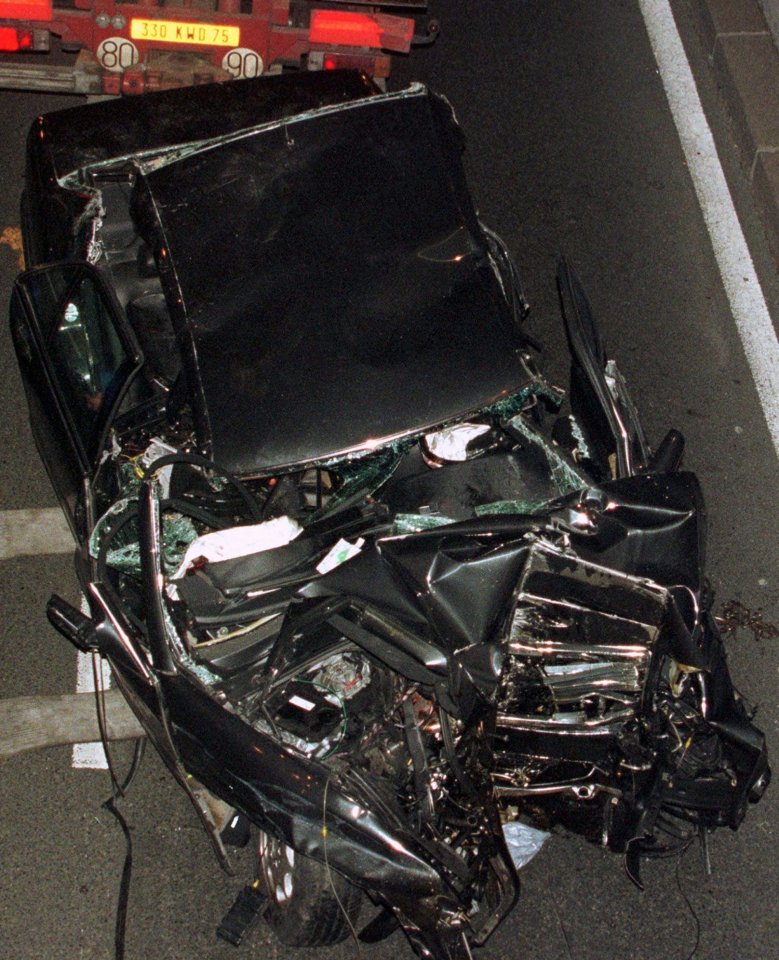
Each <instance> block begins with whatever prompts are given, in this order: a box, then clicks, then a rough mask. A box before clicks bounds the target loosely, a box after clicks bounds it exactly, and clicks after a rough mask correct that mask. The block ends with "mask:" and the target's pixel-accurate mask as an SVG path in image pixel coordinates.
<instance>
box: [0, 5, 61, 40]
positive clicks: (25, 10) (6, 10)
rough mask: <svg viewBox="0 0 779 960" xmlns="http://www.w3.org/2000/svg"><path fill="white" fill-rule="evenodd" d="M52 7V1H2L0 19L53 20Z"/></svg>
mask: <svg viewBox="0 0 779 960" xmlns="http://www.w3.org/2000/svg"><path fill="white" fill-rule="evenodd" d="M51 6H52V0H0V17H2V18H3V19H4V20H51ZM3 29H4V30H5V29H8V28H6V27H3ZM1 49H5V47H3V48H1Z"/></svg>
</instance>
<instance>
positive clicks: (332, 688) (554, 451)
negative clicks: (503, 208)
mask: <svg viewBox="0 0 779 960" xmlns="http://www.w3.org/2000/svg"><path fill="white" fill-rule="evenodd" d="M280 82H283V83H288V81H280ZM320 83H321V84H323V85H324V84H330V85H331V87H332V85H333V84H335V87H334V88H333V89H336V88H338V89H339V90H341V91H343V90H345V89H346V88H347V87H349V83H347V82H346V81H339V80H338V79H337V78H336V79H335V80H333V79H322V80H312V79H307V80H306V81H305V84H307V85H308V86H310V87H312V89H313V87H314V86H315V85H316V84H320ZM350 83H351V87H350V88H349V89H352V93H353V94H354V95H353V96H352V97H351V99H350V98H349V97H347V96H346V95H345V94H343V96H341V94H338V95H336V93H333V95H332V97H331V100H330V102H327V103H325V104H324V105H320V106H319V107H313V108H311V109H301V110H299V111H298V113H297V114H291V115H285V114H284V111H283V110H279V111H277V113H278V115H274V116H273V117H271V118H270V119H268V118H267V117H266V119H265V120H264V121H263V122H262V123H259V124H257V125H254V126H250V125H248V126H243V127H241V126H239V128H238V129H235V130H232V131H227V132H225V131H222V132H218V131H217V133H214V130H215V129H216V126H218V123H217V122H216V121H215V120H214V118H213V117H211V118H210V119H209V116H206V117H204V118H203V119H202V120H201V123H200V129H201V131H202V130H204V129H207V130H209V131H211V133H212V134H213V135H211V136H207V137H200V138H196V139H189V140H187V141H186V142H184V143H178V144H168V145H167V146H166V145H161V144H160V143H156V144H154V145H153V146H149V145H148V144H146V147H145V148H144V149H142V150H138V151H136V152H135V153H133V152H132V151H129V149H128V146H129V145H128V144H127V143H125V142H123V143H122V144H121V149H119V148H117V152H116V155H114V156H106V155H105V154H103V155H101V156H100V157H98V158H96V159H95V160H94V162H93V163H92V164H91V165H87V166H84V167H79V168H78V169H77V170H75V171H71V172H70V173H68V174H67V175H65V176H63V177H62V178H61V183H59V184H58V186H57V189H58V190H62V191H67V190H74V189H76V188H77V187H78V189H80V190H81V191H82V194H83V197H87V198H91V202H93V207H92V208H91V209H93V218H92V228H93V229H92V233H91V234H90V243H91V244H92V246H90V247H89V249H90V250H91V251H93V252H94V254H95V258H96V260H97V263H98V267H99V268H100V269H102V270H103V272H104V275H105V276H107V277H108V278H109V279H110V280H111V282H112V283H113V286H114V291H115V294H116V297H117V299H118V301H119V304H120V306H121V307H123V310H124V314H126V317H127V321H128V322H129V325H130V326H131V327H132V329H133V331H134V334H135V336H136V337H137V340H138V341H139V342H140V344H141V347H142V348H143V352H144V364H143V366H142V367H141V373H140V374H138V375H137V377H136V381H137V382H136V383H135V386H132V385H131V386H129V387H125V389H124V393H123V394H122V399H121V400H118V401H116V403H117V407H116V410H115V413H114V415H113V416H112V418H111V420H110V422H108V423H107V424H106V429H105V432H104V443H103V445H102V448H101V449H100V450H99V451H98V453H97V455H96V456H95V459H94V470H93V473H92V475H91V477H90V478H89V484H88V491H87V498H88V500H89V509H87V510H85V511H84V513H85V515H86V516H87V517H91V518H92V519H91V522H89V523H87V524H85V529H84V537H83V549H82V552H81V562H80V565H79V571H80V575H81V577H82V580H83V581H84V586H85V588H86V589H87V591H88V593H89V596H90V598H91V603H92V614H93V618H94V619H93V622H92V624H91V626H90V623H89V622H88V621H87V622H85V621H84V620H83V618H82V619H80V620H79V619H78V617H77V616H75V615H74V614H73V613H72V612H69V611H68V609H67V606H66V605H64V604H63V603H62V602H61V601H58V600H55V601H54V602H53V604H52V607H51V615H52V619H53V620H54V621H55V622H56V624H57V626H58V627H59V628H60V629H61V630H62V631H63V632H64V633H66V635H68V636H70V638H71V639H73V640H74V641H75V642H77V645H79V646H81V647H82V648H88V649H95V650H97V651H98V652H99V653H100V654H102V655H103V656H106V657H107V658H108V659H109V660H110V661H111V663H112V666H113V667H114V672H115V675H116V677H117V681H118V683H119V685H120V687H121V688H122V690H123V692H124V693H125V694H126V696H127V698H128V700H129V702H130V703H131V705H132V706H133V707H134V709H135V710H136V712H137V713H138V715H139V717H140V718H141V719H142V721H143V722H144V725H145V726H146V728H147V730H148V732H149V735H150V737H151V738H152V740H153V741H154V743H155V744H156V745H157V747H158V748H159V749H160V752H161V753H162V755H163V757H164V758H165V760H166V761H167V763H168V765H169V766H170V768H171V769H172V771H173V772H174V775H176V776H177V777H178V779H179V780H180V782H181V783H182V786H184V787H185V789H187V790H189V791H190V793H191V795H193V798H194V799H196V800H197V791H199V790H201V789H203V790H206V791H208V792H209V793H210V794H211V795H213V796H216V797H218V798H220V799H221V801H222V802H223V803H226V804H228V805H229V807H230V809H234V810H237V811H239V812H240V813H242V814H243V815H244V816H245V817H246V818H247V819H248V820H250V821H251V822H252V823H253V824H254V826H255V827H256V828H257V830H258V831H260V838H261V839H260V842H259V849H260V853H261V856H260V871H259V880H258V883H259V882H260V881H263V882H264V889H265V892H266V894H267V895H268V897H269V898H270V900H271V908H269V909H270V914H269V915H270V916H275V917H276V918H277V921H278V924H277V926H278V929H279V930H280V931H281V932H282V933H281V935H282V937H283V939H285V940H286V942H289V943H297V944H301V943H307V944H310V943H312V942H315V941H316V938H315V937H314V933H313V932H312V931H307V932H306V936H307V937H309V939H304V938H303V937H302V934H301V932H300V930H299V929H298V930H294V929H290V927H289V925H287V926H285V924H284V917H285V914H286V915H287V916H288V915H290V914H289V912H290V911H291V910H293V909H294V906H293V905H294V902H295V897H294V896H293V893H295V892H296V891H297V895H298V898H299V897H300V896H303V894H301V893H300V892H299V890H298V887H299V885H300V883H301V880H300V877H301V876H302V874H299V873H295V872H294V870H293V869H292V867H293V865H294V863H295V862H296V861H295V857H296V856H301V857H303V858H310V859H311V860H312V861H315V862H317V863H319V864H321V865H322V867H323V869H324V871H325V873H326V875H327V876H328V877H329V878H330V882H331V883H335V880H333V878H340V880H338V882H339V883H344V882H345V883H347V885H348V888H349V889H354V888H357V889H360V890H362V891H364V892H365V893H366V894H367V895H368V897H369V898H370V899H371V900H372V901H373V902H374V903H375V904H376V905H378V906H379V907H381V908H382V912H381V913H380V914H379V916H378V918H376V919H375V920H374V921H373V922H372V923H371V924H370V925H369V927H368V928H367V930H365V931H364V935H365V937H366V939H377V938H379V937H380V936H382V935H385V934H386V933H387V932H389V930H390V929H391V928H392V925H393V924H398V923H399V924H400V925H401V926H402V927H403V929H404V930H405V932H406V934H407V935H408V937H409V939H410V941H411V942H412V944H413V945H414V947H415V948H416V949H417V951H418V952H419V953H420V955H422V956H430V957H434V958H436V960H444V958H448V957H465V956H467V955H468V954H469V952H470V948H471V946H472V945H477V944H480V943H483V942H484V941H485V940H486V938H487V937H488V936H489V934H490V933H491V932H492V930H494V928H495V927H496V925H497V924H498V923H499V922H500V921H501V920H502V919H503V918H504V917H505V916H506V915H507V913H508V912H509V911H510V910H511V908H512V906H513V905H514V902H515V900H516V896H517V894H518V889H519V881H518V876H517V870H516V866H515V863H514V861H513V860H512V858H511V855H510V853H509V848H508V846H507V844H506V838H505V828H507V826H508V825H511V824H521V823H527V824H531V823H532V824H535V825H536V826H540V827H543V828H551V827H552V826H554V825H555V824H564V825H566V826H568V827H572V828H574V829H576V830H578V831H579V832H581V833H583V834H584V835H586V836H587V837H589V838H590V839H594V840H596V841H597V842H599V843H603V844H604V845H606V846H608V847H610V848H612V849H613V850H615V851H619V852H621V853H623V854H624V856H625V861H626V865H627V868H628V872H629V874H630V875H631V876H632V877H633V879H634V880H635V881H636V882H640V878H639V863H640V860H641V858H642V857H643V856H652V855H656V854H663V853H667V852H670V851H673V850H677V849H682V848H683V847H684V846H685V845H687V844H689V843H690V842H691V841H692V840H693V839H694V838H695V837H696V836H698V835H704V834H705V833H706V831H709V830H711V829H713V828H714V827H717V826H730V827H732V828H735V827H737V826H738V824H739V823H740V821H741V819H742V818H743V816H744V812H745V810H746V807H747V804H748V803H749V801H750V800H752V801H754V800H757V799H759V796H760V794H761V793H762V791H763V789H764V788H765V786H766V784H767V781H768V777H769V770H768V765H767V761H766V755H765V746H764V741H763V737H762V734H761V733H760V732H759V731H758V730H757V729H756V728H755V727H754V726H753V725H752V723H751V717H750V713H749V710H748V707H747V706H746V704H745V703H744V701H743V700H742V699H741V698H740V696H739V695H738V694H737V693H736V692H735V691H734V689H733V686H732V683H731V681H730V678H729V675H728V670H727V665H726V661H725V655H724V651H723V647H722V643H721V640H720V638H719V636H718V634H717V630H716V626H715V624H714V621H713V618H712V615H711V603H712V597H711V594H710V591H709V588H708V585H707V582H706V578H705V573H704V541H705V514H704V508H703V501H702V497H701V493H700V490H699V487H698V484H697V481H696V480H695V478H694V476H693V475H692V474H689V473H685V472H680V471H679V461H680V457H681V448H682V441H681V437H680V436H679V435H678V434H677V433H675V432H674V431H671V432H670V433H669V434H668V436H667V437H666V438H665V439H664V440H663V441H662V442H661V443H660V444H659V445H658V447H657V449H656V450H655V452H654V453H652V452H651V451H650V449H649V446H648V444H647V442H646V440H645V438H644V436H643V432H642V431H641V428H640V425H639V422H638V418H637V415H636V412H635V409H634V408H633V405H632V403H631V402H630V399H629V397H628V395H627V391H626V388H625V385H624V382H623V381H622V378H621V376H620V374H619V371H618V369H617V368H616V366H615V365H614V363H613V361H612V360H610V359H609V358H608V357H607V356H606V354H605V351H604V349H603V346H602V344H601V342H600V338H599V335H598V332H597V325H596V324H595V321H594V320H593V318H592V315H591V313H590V310H589V305H588V303H587V300H586V298H585V296H584V294H583V291H582V289H581V286H580V285H579V283H578V281H577V279H576V277H575V275H574V274H573V271H572V270H571V269H570V267H569V266H568V264H566V263H565V262H563V263H562V264H561V267H560V273H559V279H558V282H559V289H560V294H561V300H562V304H563V310H564V314H565V320H566V329H567V334H568V340H569V345H570V348H571V360H572V389H571V394H570V408H564V407H563V404H564V403H565V402H566V400H565V396H564V394H563V391H561V390H559V389H558V388H557V387H555V386H554V385H552V384H551V383H549V382H548V381H547V380H546V379H545V378H544V376H543V375H542V374H541V373H540V372H539V371H538V369H537V368H536V365H535V363H534V359H533V355H534V347H533V343H532V340H531V338H530V337H529V336H528V335H527V334H526V332H525V330H524V327H523V322H524V320H525V314H526V305H525V303H524V298H523V296H522V293H521V290H520V288H519V284H518V281H517V277H516V271H515V269H514V267H513V265H512V262H511V258H510V256H509V255H508V253H507V251H506V250H505V248H504V247H503V245H502V244H501V242H500V241H499V239H498V238H497V237H495V236H494V235H493V234H492V233H490V232H489V231H488V230H486V229H485V228H484V227H483V226H482V225H481V224H480V222H479V220H478V218H477V216H476V213H475V211H474V209H473V206H472V203H471V201H470V198H469V196H468V193H467V187H466V185H465V180H464V176H463V173H462V168H461V164H460V159H459V151H460V145H459V132H458V129H457V127H456V124H455V123H454V120H453V117H452V115H451V110H450V109H449V107H448V105H447V104H446V103H445V101H442V100H440V99H439V98H436V97H434V96H433V95H431V94H430V93H429V92H428V91H427V90H425V89H424V88H422V87H412V88H410V89H409V90H408V91H404V92H402V93H400V94H390V95H384V96H379V95H374V93H373V92H371V91H363V92H365V96H364V97H362V96H359V97H358V96H357V94H356V93H355V90H357V89H358V88H359V90H363V87H362V86H361V81H350ZM355 83H357V86H355ZM339 84H341V85H342V86H341V87H339V86H338V85H339ZM268 89H270V88H268ZM279 89H281V88H279ZM208 96H209V95H208V94H205V93H204V94H203V97H204V98H205V99H204V100H203V103H206V102H207V97H208ZM214 96H219V97H224V96H225V94H218V95H216V94H214ZM263 96H265V95H263ZM339 97H340V99H339ZM270 99H271V100H272V99H273V98H272V97H271V98H270ZM311 100H312V97H310V96H309V97H308V99H307V98H305V97H301V96H298V100H297V101H296V102H302V101H305V102H306V103H310V102H311ZM279 102H281V101H279ZM277 106H278V104H277ZM121 109H123V110H126V109H128V108H126V107H122V108H121ZM274 109H275V108H274ZM56 126H57V125H56V124H55V128H56ZM47 129H51V127H49V128H47ZM96 198H99V199H96ZM112 199H113V201H114V202H115V203H116V208H117V209H118V210H119V214H116V213H115V211H114V210H113V209H112V208H111V202H112ZM95 203H99V214H94V209H95ZM31 209H35V204H34V203H32V202H31ZM84 209H86V208H84ZM87 232H89V231H87ZM73 235H74V236H78V237H83V236H84V235H85V234H84V219H83V217H82V218H81V219H80V220H79V223H78V230H77V231H75V232H74V233H73ZM79 242H81V241H79ZM39 246H41V247H45V246H46V244H45V243H44V244H39ZM128 251H129V252H128ZM83 254H84V251H83V249H82V250H81V255H82V256H83ZM206 819H208V818H207V817H206ZM211 825H212V827H213V824H211ZM509 833H510V830H509ZM212 835H213V836H214V839H215V841H216V843H217V847H219V846H220V843H221V841H220V839H219V836H218V831H216V830H212ZM273 851H275V853H274V854H273V856H272V855H271V852H273ZM279 851H282V853H281V855H280V857H278V856H276V854H278V853H279ZM284 851H286V853H284ZM274 857H276V859H275V860H274ZM285 858H286V859H285ZM272 860H273V862H274V863H276V867H278V862H277V861H279V862H281V867H279V868H278V870H277V869H276V867H273V869H271V868H270V867H268V863H269V862H271V861H272ZM263 862H265V868H263V866H262V864H263ZM285 862H286V864H287V865H288V866H287V867H284V866H283V864H284V863H285ZM282 867H283V869H282ZM279 871H280V872H279ZM284 871H286V872H284ZM274 878H276V879H274ZM278 878H281V879H278ZM295 878H297V879H295ZM261 885H262V884H261ZM326 892H327V891H326ZM333 892H335V887H333ZM344 896H348V898H349V899H348V902H349V904H352V905H353V904H354V903H356V902H357V901H356V900H354V899H353V898H351V895H347V894H344ZM336 899H338V897H337V896H336ZM339 903H340V906H341V907H342V908H343V903H342V902H341V901H339ZM333 910H334V911H335V913H334V915H333V916H334V917H336V918H337V917H338V915H339V913H338V911H339V906H338V905H335V906H333ZM274 911H275V913H274ZM341 912H343V913H344V914H345V915H346V919H347V920H348V925H344V924H343V923H341V924H339V923H336V922H335V920H333V924H332V925H331V926H330V927H328V930H329V933H328V934H327V935H326V936H320V937H319V940H318V941H316V942H320V943H326V942H333V941H334V940H337V939H339V938H340V937H341V936H342V935H346V934H347V933H348V931H349V928H350V927H351V926H353V925H354V923H355V922H356V910H355V911H352V909H351V907H350V908H349V909H342V911H341ZM320 932H321V931H320ZM296 938H297V939H296ZM311 938H314V939H313V940H312V939H311Z"/></svg>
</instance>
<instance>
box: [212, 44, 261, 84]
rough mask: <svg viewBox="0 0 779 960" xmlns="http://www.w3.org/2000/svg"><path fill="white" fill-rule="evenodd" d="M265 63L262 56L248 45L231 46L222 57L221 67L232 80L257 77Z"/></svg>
mask: <svg viewBox="0 0 779 960" xmlns="http://www.w3.org/2000/svg"><path fill="white" fill-rule="evenodd" d="M264 67H265V64H264V63H263V62H262V57H261V56H260V55H259V53H256V52H255V51H254V50H250V49H249V47H233V49H232V50H228V51H227V53H226V54H225V55H224V57H222V69H223V70H226V71H227V72H228V73H229V74H230V75H231V76H232V77H233V79H234V80H248V79H250V78H251V77H259V75H260V74H261V73H262V71H263V69H264Z"/></svg>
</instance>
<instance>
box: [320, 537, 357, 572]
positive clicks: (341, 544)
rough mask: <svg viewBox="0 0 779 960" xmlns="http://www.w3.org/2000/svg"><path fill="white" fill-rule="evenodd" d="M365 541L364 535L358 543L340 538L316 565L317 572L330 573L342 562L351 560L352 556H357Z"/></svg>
mask: <svg viewBox="0 0 779 960" xmlns="http://www.w3.org/2000/svg"><path fill="white" fill-rule="evenodd" d="M364 543H365V540H363V538H362V537H360V539H359V540H358V541H357V542H356V543H349V541H348V540H344V539H343V538H342V539H340V540H339V541H338V543H336V544H335V546H333V547H331V548H330V550H329V551H328V552H327V554H325V556H324V558H323V559H322V560H320V561H319V563H318V564H317V567H316V569H317V573H322V574H324V573H329V572H330V571H331V570H335V568H336V567H340V566H341V564H342V563H346V561H347V560H351V559H352V557H356V556H357V554H358V553H359V552H360V551H361V550H362V545H363V544H364Z"/></svg>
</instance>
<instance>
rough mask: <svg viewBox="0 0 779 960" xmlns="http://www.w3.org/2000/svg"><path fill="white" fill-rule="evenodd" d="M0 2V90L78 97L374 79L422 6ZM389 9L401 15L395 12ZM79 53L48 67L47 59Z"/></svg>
mask: <svg viewBox="0 0 779 960" xmlns="http://www.w3.org/2000/svg"><path fill="white" fill-rule="evenodd" d="M62 2H63V3H64V4H68V5H62V6H61V5H57V4H56V3H54V2H53V0H0V51H1V52H4V53H6V54H10V56H6V57H5V58H4V59H3V61H2V62H0V87H5V88H16V89H38V90H54V91H59V92H73V93H87V94H120V93H124V94H137V93H144V92H146V91H149V90H159V89H165V88H169V87H177V86H185V85H188V84H196V83H209V82H213V81H215V80H216V81H218V80H229V79H231V78H232V79H239V78H248V77H256V76H260V75H261V74H263V73H277V72H279V71H281V70H283V69H285V68H288V67H293V68H298V69H300V68H302V69H313V70H316V69H334V68H336V67H345V66H348V67H357V68H360V69H363V70H365V71H366V72H367V73H369V74H370V75H371V76H374V77H376V78H377V79H383V78H385V77H386V76H388V74H389V67H390V55H391V54H392V53H408V51H409V49H410V46H411V44H412V41H413V40H414V39H415V20H414V18H413V16H411V15H409V14H414V13H419V12H420V11H424V10H425V8H426V6H427V4H426V2H424V0H394V2H393V3H392V5H391V6H392V8H393V9H394V10H395V11H396V12H394V13H392V14H388V13H385V12H382V5H381V4H365V3H362V2H360V0H356V2H355V0H351V2H349V3H348V4H345V3H339V2H337V0H336V2H324V3H317V2H315V0H313V2H312V0H158V2H154V0H137V2H136V0H125V2H121V0H62ZM398 8H400V10H399V12H398ZM57 49H59V50H61V51H65V52H71V53H73V52H76V51H78V52H79V55H78V58H77V59H76V61H75V64H70V65H68V64H65V65H64V66H63V65H62V64H61V63H53V62H51V61H52V59H53V58H52V57H47V56H46V54H47V53H49V52H50V51H52V50H57Z"/></svg>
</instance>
